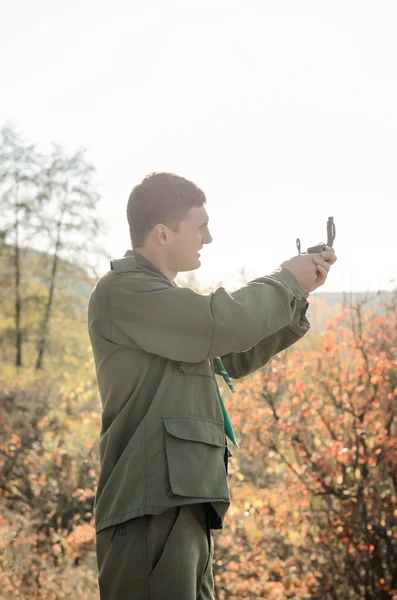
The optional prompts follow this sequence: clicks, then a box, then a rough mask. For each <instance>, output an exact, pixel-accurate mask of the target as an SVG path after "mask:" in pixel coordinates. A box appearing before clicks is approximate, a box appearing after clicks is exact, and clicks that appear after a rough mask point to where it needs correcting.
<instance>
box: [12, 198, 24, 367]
mask: <svg viewBox="0 0 397 600" xmlns="http://www.w3.org/2000/svg"><path fill="white" fill-rule="evenodd" d="M17 195H18V192H17ZM18 211H19V207H18V201H17V200H16V202H15V247H14V268H15V351H16V353H15V365H16V366H17V367H21V366H22V331H21V310H22V302H21V261H20V248H19V212H18Z"/></svg>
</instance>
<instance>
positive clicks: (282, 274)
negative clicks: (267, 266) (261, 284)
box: [270, 267, 309, 300]
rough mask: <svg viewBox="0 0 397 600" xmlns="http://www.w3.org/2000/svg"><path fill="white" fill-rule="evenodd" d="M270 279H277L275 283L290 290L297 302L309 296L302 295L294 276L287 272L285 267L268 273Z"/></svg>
mask: <svg viewBox="0 0 397 600" xmlns="http://www.w3.org/2000/svg"><path fill="white" fill-rule="evenodd" d="M270 277H274V279H277V281H279V282H280V283H282V284H283V285H284V286H285V287H286V288H288V289H289V290H291V292H292V293H293V295H294V296H295V298H297V299H298V300H306V298H307V297H308V295H309V294H304V293H303V290H302V288H301V286H300V285H299V283H298V281H297V279H296V278H295V277H294V275H292V273H291V271H288V269H286V268H285V267H279V268H278V269H275V270H274V271H273V273H270Z"/></svg>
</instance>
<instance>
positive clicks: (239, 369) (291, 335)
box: [214, 300, 310, 379]
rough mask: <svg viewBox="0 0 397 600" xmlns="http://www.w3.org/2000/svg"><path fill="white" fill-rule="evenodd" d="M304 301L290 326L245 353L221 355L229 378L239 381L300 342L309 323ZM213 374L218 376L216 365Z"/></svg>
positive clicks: (298, 305)
mask: <svg viewBox="0 0 397 600" xmlns="http://www.w3.org/2000/svg"><path fill="white" fill-rule="evenodd" d="M307 308H308V303H307V301H306V300H298V301H297V306H296V315H295V316H294V319H293V321H292V323H291V324H290V325H287V326H286V327H283V329H280V330H279V331H277V332H276V333H273V334H271V335H269V336H268V337H266V338H264V339H263V340H261V341H260V342H259V344H256V346H254V347H253V348H251V349H250V350H246V351H245V352H229V353H228V354H225V355H223V356H222V357H221V358H222V362H223V365H224V367H225V369H226V371H227V373H228V375H229V376H230V377H232V378H233V379H239V378H240V377H245V376H246V375H249V374H250V373H253V372H254V371H256V370H257V369H260V368H261V367H263V366H264V365H265V364H266V363H268V362H269V360H270V359H271V358H272V357H273V356H274V355H275V354H278V353H279V352H281V351H282V350H285V349H286V348H288V347H289V346H291V345H292V344H294V343H295V342H297V341H298V340H300V339H301V338H302V337H303V336H304V335H305V334H306V333H307V331H308V330H309V328H310V323H309V321H308V320H307V318H306V316H305V314H306V310H307ZM214 369H215V372H216V373H217V374H218V375H219V373H218V371H217V368H216V365H214Z"/></svg>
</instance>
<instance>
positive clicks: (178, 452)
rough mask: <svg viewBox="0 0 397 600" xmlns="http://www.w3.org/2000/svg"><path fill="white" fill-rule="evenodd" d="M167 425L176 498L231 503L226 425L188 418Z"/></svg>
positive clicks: (171, 480)
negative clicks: (227, 465) (217, 500)
mask: <svg viewBox="0 0 397 600" xmlns="http://www.w3.org/2000/svg"><path fill="white" fill-rule="evenodd" d="M163 422H164V427H165V447H166V455H167V465H168V476H169V484H170V489H171V492H172V494H175V495H176V496H185V497H188V498H203V499H204V498H208V499H210V498H211V499H213V500H215V499H219V500H225V501H229V491H228V486H227V474H226V468H225V459H224V457H225V448H226V440H225V431H224V425H223V423H218V422H216V421H211V420H209V419H204V418H202V417H193V416H187V415H183V416H180V417H163Z"/></svg>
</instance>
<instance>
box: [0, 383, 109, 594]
mask: <svg viewBox="0 0 397 600" xmlns="http://www.w3.org/2000/svg"><path fill="white" fill-rule="evenodd" d="M1 383H2V386H1V392H0V406H1V412H0V420H1V423H0V431H1V433H0V471H1V481H0V503H1V504H0V508H1V510H0V581H1V588H0V597H1V598H2V599H4V600H5V599H7V600H8V599H9V598H11V597H16V598H23V599H30V598H42V599H43V600H58V599H61V598H81V599H82V600H93V599H94V598H96V597H97V583H96V565H95V553H94V539H95V531H94V524H93V513H92V509H93V496H94V489H95V485H96V481H97V476H98V461H97V452H96V447H95V435H97V432H98V427H99V425H98V414H97V411H96V412H95V411H92V410H89V408H90V404H92V402H93V401H92V398H91V396H92V394H91V392H90V390H84V388H83V387H82V386H80V387H79V388H75V389H74V390H72V391H68V392H66V391H65V390H60V389H56V388H55V389H54V385H53V384H50V383H48V382H46V380H45V379H44V377H42V378H41V379H39V378H38V377H37V376H35V377H34V378H32V379H31V381H29V382H27V381H26V380H25V381H24V380H23V379H20V378H19V377H16V378H15V379H12V380H11V379H9V380H8V381H4V380H3V381H2V382H1ZM90 398H91V400H90Z"/></svg>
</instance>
